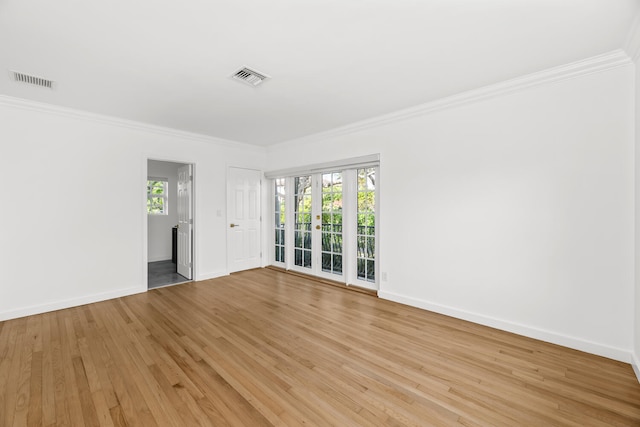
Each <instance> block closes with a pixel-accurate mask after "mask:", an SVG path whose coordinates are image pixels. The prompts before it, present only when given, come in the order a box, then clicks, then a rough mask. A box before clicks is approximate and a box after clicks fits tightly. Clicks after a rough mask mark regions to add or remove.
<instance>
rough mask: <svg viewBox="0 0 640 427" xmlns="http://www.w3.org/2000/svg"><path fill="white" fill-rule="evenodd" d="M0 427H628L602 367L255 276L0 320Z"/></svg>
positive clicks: (296, 280)
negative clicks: (66, 426) (134, 426)
mask: <svg viewBox="0 0 640 427" xmlns="http://www.w3.org/2000/svg"><path fill="white" fill-rule="evenodd" d="M0 357H1V359H0V426H21V425H33V426H40V425H43V426H49V425H73V426H85V425H86V426H91V425H104V426H109V425H137V426H145V427H146V426H154V425H176V426H178V425H183V426H196V425H199V424H200V425H214V426H225V425H231V426H269V425H274V426H279V425H289V426H299V425H307V426H324V425H335V426H380V425H387V426H404V425H408V426H430V425H434V426H454V425H465V426H543V425H554V426H556V425H558V426H565V425H566V426H618V425H620V426H634V425H635V426H639V425H640V384H638V382H637V380H636V378H635V376H634V374H633V371H632V369H631V367H630V366H629V365H627V364H623V363H618V362H615V361H611V360H608V359H604V358H600V357H596V356H592V355H588V354H585V353H581V352H578V351H573V350H569V349H566V348H561V347H558V346H554V345H551V344H545V343H542V342H539V341H535V340H531V339H527V338H523V337H520V336H516V335H512V334H509V333H505V332H500V331H497V330H494V329H490V328H486V327H482V326H478V325H475V324H471V323H467V322H464V321H460V320H456V319H452V318H448V317H445V316H441V315H437V314H434V313H430V312H427V311H422V310H418V309H414V308H410V307H406V306H402V305H399V304H395V303H391V302H388V301H383V300H379V299H377V298H375V297H372V296H370V295H365V294H362V293H357V292H352V291H348V290H343V289H339V288H335V287H332V286H329V285H326V284H319V283H317V282H314V281H311V280H307V279H305V278H301V277H296V276H293V275H288V274H286V273H282V272H278V271H274V270H270V269H262V270H252V271H247V272H243V273H237V274H233V275H231V276H230V277H225V278H220V279H215V280H209V281H204V282H196V283H188V284H184V285H178V286H173V287H167V288H161V289H156V290H151V291H149V292H148V293H145V294H140V295H135V296H131V297H126V298H120V299H115V300H111V301H106V302H101V303H97V304H91V305H86V306H82V307H76V308H73V309H68V310H61V311H57V312H53V313H47V314H43V315H38V316H31V317H27V318H22V319H16V320H11V321H7V322H3V323H0Z"/></svg>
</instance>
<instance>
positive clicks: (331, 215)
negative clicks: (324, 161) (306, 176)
mask: <svg viewBox="0 0 640 427" xmlns="http://www.w3.org/2000/svg"><path fill="white" fill-rule="evenodd" d="M321 215H322V227H321V230H320V232H321V235H320V239H321V242H322V245H321V257H322V271H323V272H325V273H330V274H337V275H342V174H341V173H339V172H334V173H323V174H322V214H321Z"/></svg>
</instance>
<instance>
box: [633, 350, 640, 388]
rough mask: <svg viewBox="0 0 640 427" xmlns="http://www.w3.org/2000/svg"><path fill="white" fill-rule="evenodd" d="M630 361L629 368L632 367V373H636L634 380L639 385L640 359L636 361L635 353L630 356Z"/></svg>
mask: <svg viewBox="0 0 640 427" xmlns="http://www.w3.org/2000/svg"><path fill="white" fill-rule="evenodd" d="M632 359H633V360H632V361H631V366H632V367H633V372H635V373H636V378H637V379H638V382H639V383H640V359H638V355H637V354H635V353H634V354H633V355H632Z"/></svg>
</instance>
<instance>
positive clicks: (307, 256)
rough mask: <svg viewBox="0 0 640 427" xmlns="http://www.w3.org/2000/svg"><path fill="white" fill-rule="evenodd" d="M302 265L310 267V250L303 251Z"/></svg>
mask: <svg viewBox="0 0 640 427" xmlns="http://www.w3.org/2000/svg"><path fill="white" fill-rule="evenodd" d="M304 267H309V268H310V267H311V252H310V251H304Z"/></svg>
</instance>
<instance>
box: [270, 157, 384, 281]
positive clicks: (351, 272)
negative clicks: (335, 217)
mask: <svg viewBox="0 0 640 427" xmlns="http://www.w3.org/2000/svg"><path fill="white" fill-rule="evenodd" d="M364 168H375V173H376V183H375V218H376V219H375V221H376V227H375V234H374V238H375V256H374V259H375V260H376V262H375V267H374V268H375V278H376V279H375V282H369V281H365V280H362V279H359V278H358V275H357V268H356V265H357V264H356V263H357V252H356V247H357V240H356V239H357V222H356V217H357V209H358V206H357V202H356V201H355V200H352V201H348V200H351V198H352V196H356V197H357V193H358V183H357V175H356V174H357V171H358V170H359V169H364ZM333 172H339V173H341V174H342V180H343V187H342V194H343V211H342V215H343V222H342V230H343V234H342V239H343V241H342V254H343V261H342V275H336V274H332V273H327V272H324V271H322V267H321V265H322V264H321V263H322V260H321V256H322V249H321V242H320V241H319V240H320V239H319V236H320V235H321V233H317V230H314V227H315V225H317V224H316V222H315V220H316V219H317V218H316V216H317V215H318V214H320V215H322V205H321V203H320V204H319V203H318V201H319V200H322V189H321V188H320V182H319V180H318V178H320V179H321V177H322V174H324V173H333ZM297 176H310V177H311V180H312V184H311V185H312V191H311V194H312V206H313V207H312V211H311V216H312V229H311V233H312V234H313V236H314V237H313V241H312V267H311V268H305V267H300V266H297V265H295V262H294V259H295V258H294V250H295V248H294V240H295V239H294V234H295V231H294V227H295V224H294V222H295V219H294V218H295V206H294V204H295V203H294V194H293V189H294V187H295V185H294V182H295V178H296V177H297ZM276 178H282V179H284V180H285V188H286V192H285V203H286V204H285V216H286V220H285V222H286V223H285V241H284V247H285V262H276V261H275V256H274V248H275V232H274V230H275V228H274V227H273V225H269V226H268V227H267V228H268V230H267V233H268V236H269V237H268V241H267V245H266V247H268V248H269V252H268V254H267V259H268V262H269V264H271V265H275V266H277V267H280V268H284V269H286V270H291V271H295V272H299V273H304V274H310V275H313V276H315V277H318V278H321V279H329V280H332V281H335V282H338V283H344V284H346V285H347V286H350V285H353V286H357V287H361V288H365V289H371V290H376V291H377V290H379V289H380V283H381V282H382V279H381V276H380V234H381V233H380V166H379V164H377V163H376V164H362V165H360V164H357V165H349V166H348V167H343V168H336V167H327V168H317V169H315V170H313V171H302V172H301V173H296V174H295V175H294V174H290V175H284V176H278V175H277V172H275V173H270V174H269V176H268V177H267V179H268V181H267V184H266V186H268V187H269V200H270V202H269V204H268V208H267V211H268V213H267V215H268V216H269V222H268V224H272V220H273V215H275V193H274V192H275V187H274V182H275V181H274V180H275V179H276ZM265 188H266V187H265ZM345 194H346V195H348V199H345Z"/></svg>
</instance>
